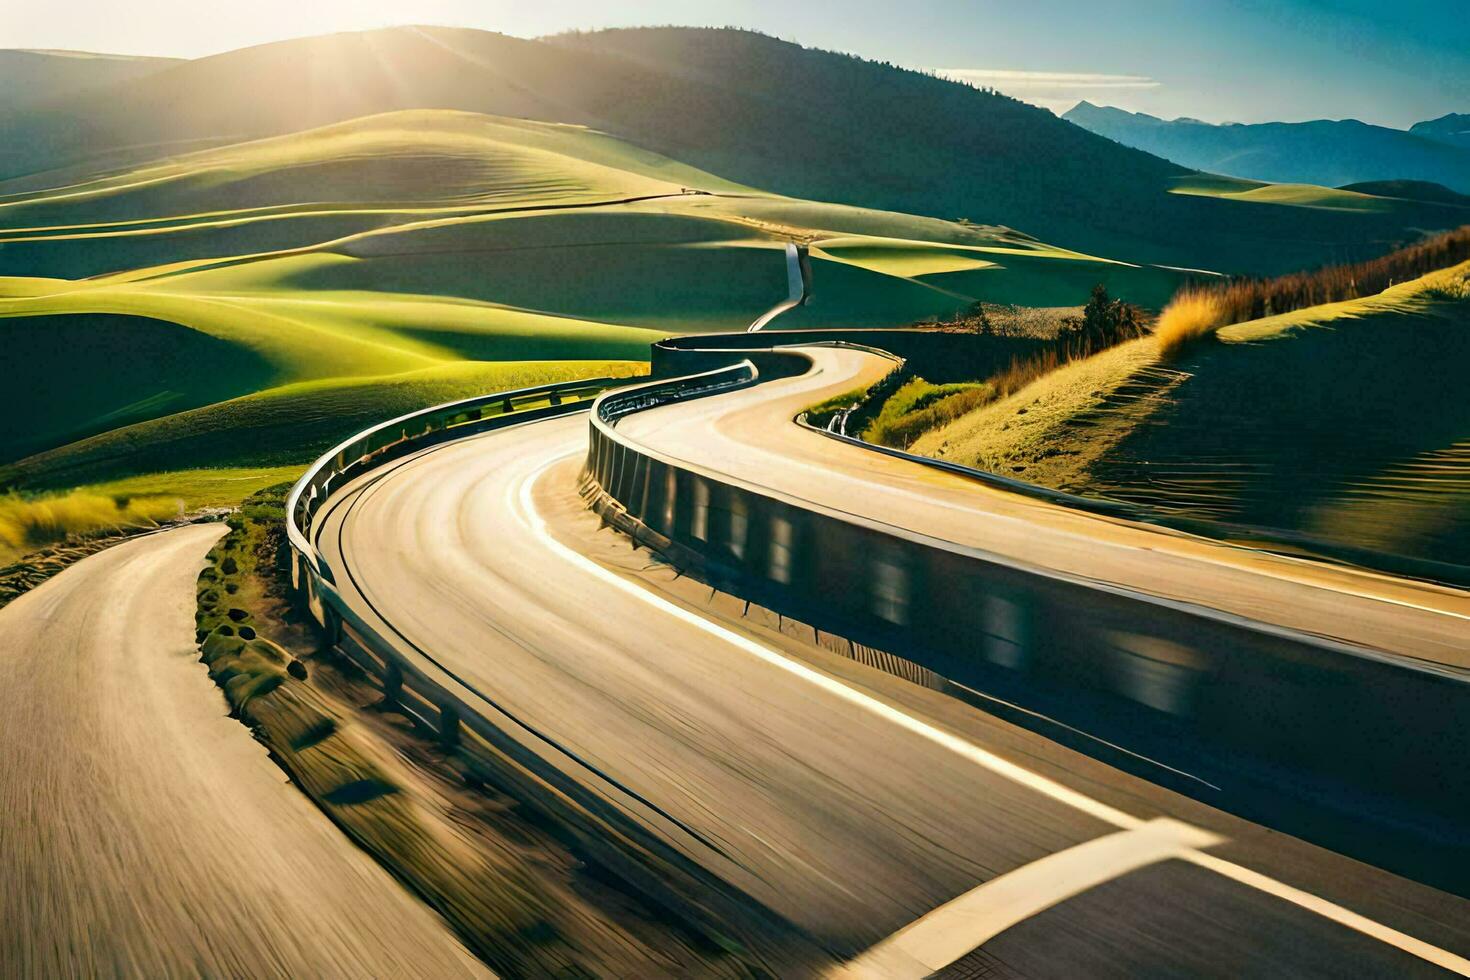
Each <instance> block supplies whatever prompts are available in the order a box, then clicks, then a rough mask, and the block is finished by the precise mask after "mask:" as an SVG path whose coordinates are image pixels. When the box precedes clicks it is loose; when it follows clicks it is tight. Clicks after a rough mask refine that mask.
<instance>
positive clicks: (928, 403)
mask: <svg viewBox="0 0 1470 980" xmlns="http://www.w3.org/2000/svg"><path fill="white" fill-rule="evenodd" d="M994 398H995V393H994V391H993V390H992V389H991V387H990V386H989V385H988V384H984V383H980V384H972V383H962V384H943V385H936V384H931V383H929V382H928V381H925V380H924V379H923V378H914V379H913V380H911V381H909V382H908V383H906V384H905V385H903V387H901V388H899V389H898V390H897V391H895V392H894V393H893V394H892V395H891V396H889V398H888V399H887V400H886V401H885V402H884V403H883V407H882V408H881V409H880V410H879V411H878V415H877V417H876V418H874V419H873V421H872V422H870V423H869V424H868V427H867V428H866V429H864V430H863V439H864V440H865V441H867V442H874V443H877V444H879V445H882V446H894V447H896V448H898V449H907V448H908V447H909V446H910V444H912V443H913V441H914V440H915V439H917V438H919V436H921V435H923V434H924V433H925V432H928V431H929V430H930V429H933V428H937V427H938V426H941V425H946V424H948V423H950V422H952V421H954V420H955V419H957V418H959V417H960V416H961V415H964V414H965V413H967V412H970V411H972V410H974V409H976V408H979V407H980V406H981V405H984V404H986V403H987V402H990V401H992V400H994Z"/></svg>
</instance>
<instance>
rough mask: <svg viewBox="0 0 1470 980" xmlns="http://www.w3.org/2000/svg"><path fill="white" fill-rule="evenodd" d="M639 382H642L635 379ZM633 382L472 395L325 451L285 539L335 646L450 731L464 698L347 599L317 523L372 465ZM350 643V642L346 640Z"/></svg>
mask: <svg viewBox="0 0 1470 980" xmlns="http://www.w3.org/2000/svg"><path fill="white" fill-rule="evenodd" d="M635 380H636V379H635ZM627 383H629V379H621V378H594V379H589V380H578V381H564V382H557V383H553V384H546V385H537V386H535V387H530V388H519V389H516V390H514V391H502V392H495V393H493V394H488V395H479V396H477V397H474V398H465V399H462V400H460V401H454V402H449V403H447V404H444V405H435V406H433V407H431V408H425V409H421V410H419V411H416V412H409V413H408V414H407V415H401V416H399V417H397V418H394V419H389V420H388V421H386V422H381V423H379V424H378V425H375V426H373V427H372V428H370V429H366V430H364V431H362V432H359V433H357V434H356V435H354V436H352V437H350V438H348V439H345V440H343V441H342V442H341V443H339V444H338V445H336V446H334V447H332V448H331V449H329V450H328V451H327V452H326V453H324V454H322V456H321V457H320V458H318V459H317V461H316V462H315V463H313V464H312V465H311V466H310V467H309V468H308V469H307V471H306V473H304V474H303V475H302V477H301V478H300V479H299V480H297V481H296V484H295V486H293V487H292V488H291V492H290V493H289V494H288V495H287V497H286V539H287V543H288V545H289V547H290V549H291V584H292V587H293V588H294V589H295V590H296V591H297V593H298V594H299V595H300V596H301V597H302V598H303V600H304V603H305V605H306V608H307V609H308V611H309V612H310V613H311V615H312V617H313V618H314V619H315V620H316V621H317V622H318V623H319V624H321V626H322V627H323V628H324V629H325V630H326V631H327V635H328V638H329V639H330V641H331V642H332V643H333V644H336V645H341V646H342V647H343V652H344V653H346V654H347V655H348V657H349V658H350V659H352V660H353V661H354V662H355V663H357V665H358V666H359V667H361V668H363V669H364V670H366V671H368V673H369V674H371V675H372V676H373V677H374V678H376V679H377V680H378V681H379V682H380V683H382V685H383V688H384V691H385V693H386V694H388V695H389V696H391V697H394V698H395V699H398V700H400V702H401V703H402V705H403V707H404V708H405V710H407V711H408V712H409V713H410V714H411V715H413V716H414V717H415V718H417V719H418V720H419V721H420V722H421V723H423V724H425V725H427V726H429V727H430V728H431V729H432V730H435V731H440V732H441V735H442V734H443V724H442V723H443V720H444V717H448V716H446V715H444V709H445V705H452V709H451V710H450V715H452V717H453V718H454V719H455V727H456V729H457V726H458V719H459V718H460V717H461V716H462V714H463V712H462V710H461V709H462V705H461V703H460V701H459V699H458V695H454V694H451V693H450V692H449V691H448V690H447V689H446V687H445V685H444V684H443V683H441V682H438V681H435V680H433V679H431V678H429V677H428V676H427V675H425V674H424V673H423V671H421V670H420V669H419V668H418V666H417V665H415V664H414V663H413V662H411V661H410V660H408V659H407V658H405V657H403V656H402V655H401V654H400V653H399V651H398V648H397V647H396V646H395V645H394V644H393V643H391V642H389V641H388V640H387V638H385V637H384V636H382V635H381V634H380V633H379V632H378V631H377V630H376V629H375V628H374V627H373V626H372V625H371V624H370V623H368V622H367V621H366V620H365V619H363V617H362V616H360V615H358V613H357V612H356V611H354V610H353V609H352V607H351V606H350V605H349V604H348V603H347V602H346V601H344V600H343V598H342V595H341V593H339V592H338V591H337V587H336V584H335V576H334V574H333V570H332V568H331V567H330V566H329V565H328V564H327V563H326V561H325V560H324V559H323V558H322V555H321V553H320V552H319V551H318V550H317V548H316V546H315V544H314V543H313V541H312V536H311V533H312V524H313V522H314V520H315V518H316V515H317V512H318V510H319V509H320V508H321V506H322V504H323V503H325V502H326V500H327V499H328V497H330V496H331V494H332V491H333V490H335V489H336V488H338V487H340V486H343V485H345V484H346V483H348V482H350V481H351V480H352V479H354V478H356V477H357V476H360V475H361V474H362V473H365V472H367V471H369V470H372V469H374V468H376V467H379V466H382V465H384V464H386V463H389V462H392V461H393V460H395V459H399V458H401V457H402V456H405V455H407V454H409V453H412V452H417V451H419V450H420V449H425V448H428V447H430V446H433V445H437V444H439V443H443V442H447V441H449V440H451V439H459V438H463V437H465V436H470V435H474V434H476V433H479V432H484V431H488V430H490V429H495V428H500V427H503V426H508V425H517V424H520V423H522V422H529V421H534V420H536V419H541V418H551V417H555V416H557V415H563V414H567V413H570V412H576V411H583V410H585V409H587V408H589V407H590V406H591V404H592V399H593V397H594V396H596V395H599V394H601V393H603V392H605V391H606V390H607V389H608V388H610V387H612V386H615V385H621V384H627ZM344 640H350V641H351V642H350V643H344V642H343V641H344Z"/></svg>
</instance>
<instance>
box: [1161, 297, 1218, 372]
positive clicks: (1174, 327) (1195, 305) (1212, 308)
mask: <svg viewBox="0 0 1470 980" xmlns="http://www.w3.org/2000/svg"><path fill="white" fill-rule="evenodd" d="M1225 317H1226V313H1225V309H1224V307H1223V306H1222V305H1221V303H1220V300H1219V298H1218V297H1217V296H1216V295H1215V294H1214V293H1213V292H1212V291H1210V290H1208V289H1198V288H1193V287H1186V288H1184V289H1182V290H1180V291H1179V292H1177V293H1175V294H1174V298H1173V299H1171V300H1169V305H1168V306H1166V307H1164V312H1162V313H1160V314H1159V322H1158V324H1157V325H1156V326H1155V327H1154V336H1156V337H1158V339H1159V353H1160V354H1162V355H1163V356H1164V357H1174V356H1175V355H1177V354H1178V353H1179V352H1180V351H1182V350H1184V348H1186V347H1188V346H1189V345H1191V344H1193V343H1194V342H1195V341H1197V340H1200V339H1202V338H1204V337H1209V336H1213V335H1214V333H1215V331H1216V330H1219V329H1220V328H1221V327H1223V326H1224V325H1225V323H1226V320H1225Z"/></svg>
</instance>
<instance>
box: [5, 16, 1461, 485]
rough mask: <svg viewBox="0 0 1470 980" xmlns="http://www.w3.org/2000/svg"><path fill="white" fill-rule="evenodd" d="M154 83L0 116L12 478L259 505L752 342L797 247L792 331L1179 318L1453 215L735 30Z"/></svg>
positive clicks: (371, 43)
mask: <svg viewBox="0 0 1470 980" xmlns="http://www.w3.org/2000/svg"><path fill="white" fill-rule="evenodd" d="M0 64H3V62H0ZM129 72H130V73H129ZM129 72H123V73H122V76H120V77H115V78H104V77H101V76H100V75H99V76H97V78H98V80H96V81H95V82H88V83H87V85H86V86H83V87H75V86H72V85H71V84H70V83H69V82H67V83H63V82H57V83H56V84H55V85H54V86H53V91H51V93H50V95H49V96H48V97H47V98H44V99H42V100H40V101H37V102H35V103H34V104H29V103H28V104H20V103H18V102H16V101H14V100H12V101H10V102H4V101H0V129H3V130H4V131H5V132H6V133H7V134H8V135H9V136H10V137H11V138H10V139H9V140H7V141H6V142H5V143H4V144H3V146H0V345H3V347H0V349H4V350H5V351H6V353H7V357H8V359H10V360H11V361H12V362H13V363H16V364H21V365H24V370H23V371H20V372H17V373H16V375H15V376H14V377H12V378H11V379H8V380H9V381H10V383H9V384H8V385H7V387H6V390H5V392H4V394H3V396H0V407H3V408H4V411H3V413H0V417H3V418H4V420H5V421H4V422H3V423H0V490H6V489H12V490H18V491H21V492H25V493H32V492H50V491H61V490H65V489H67V488H71V487H79V486H81V487H86V486H94V487H95V486H99V485H101V486H103V487H104V488H105V489H104V492H106V493H109V494H114V495H122V496H128V495H132V494H137V493H155V492H168V493H177V494H179V495H180V496H182V497H184V498H185V499H186V500H187V501H188V502H189V503H191V504H199V503H209V502H228V501H230V500H238V499H239V498H240V497H241V496H243V495H245V494H248V493H249V492H251V491H252V490H253V489H254V488H255V487H257V486H259V485H263V484H264V483H267V482H275V481H277V480H279V479H281V478H283V474H284V475H289V474H290V473H291V472H294V469H293V468H299V467H300V466H302V465H304V464H305V463H306V462H307V461H309V460H310V459H311V458H312V457H313V456H314V455H315V454H316V453H318V452H319V451H320V450H321V449H322V448H324V447H325V446H326V445H329V444H330V443H331V442H332V441H334V440H335V439H338V438H341V437H343V436H345V435H347V434H349V433H350V432H351V431H355V429H356V428H359V427H361V425H363V424H365V423H366V422H367V421H369V420H371V419H373V418H381V417H385V416H388V415H391V414H397V413H401V412H403V411H407V410H410V409H412V408H414V407H418V406H421V405H426V404H430V403H433V402H437V401H443V400H447V399H450V398H454V397H463V396H466V395H469V394H474V393H478V392H481V391H484V390H487V389H493V388H496V387H507V386H523V385H528V384H534V383H536V382H538V381H541V380H556V379H562V378H571V377H577V376H590V375H597V374H608V373H611V374H627V373H629V372H633V371H637V370H640V365H641V363H642V362H643V361H644V360H645V359H646V357H647V349H648V344H649V343H650V341H652V340H655V339H657V338H660V337H662V336H666V335H668V334H672V333H689V332H701V331H715V330H736V329H742V328H743V327H744V326H745V325H747V324H748V323H749V322H750V321H751V320H752V319H754V318H755V317H756V316H757V315H758V314H759V313H760V312H762V311H763V310H765V309H767V308H768V307H770V306H771V305H772V304H773V303H775V302H776V301H777V300H778V299H780V298H783V297H784V295H785V292H786V270H785V247H786V245H787V243H789V242H797V243H801V244H804V245H806V246H808V247H809V249H810V256H811V263H812V266H813V271H814V292H813V295H812V296H811V298H810V301H809V303H808V304H807V305H805V306H803V307H800V308H798V309H797V310H794V311H792V312H791V313H789V314H787V315H786V316H785V318H784V319H783V321H782V323H783V326H787V327H827V326H894V325H902V324H907V323H910V322H913V321H915V320H924V319H940V318H947V317H949V316H951V315H953V314H955V313H957V312H959V311H962V310H964V309H966V308H967V307H969V306H970V305H972V304H973V303H975V302H981V301H983V302H989V303H1002V304H1018V305H1022V306H1042V307H1065V306H1072V305H1075V304H1078V303H1080V302H1081V301H1082V300H1083V299H1084V298H1085V296H1086V294H1087V292H1088V290H1089V289H1090V288H1091V286H1092V285H1093V284H1094V283H1098V282H1103V283H1106V284H1107V286H1108V288H1109V290H1110V291H1111V292H1112V293H1113V295H1117V296H1121V297H1124V298H1127V299H1129V300H1132V301H1133V302H1136V303H1139V304H1142V305H1144V306H1148V307H1154V308H1157V307H1158V306H1160V305H1162V303H1163V302H1164V301H1165V299H1166V298H1167V297H1168V296H1169V295H1170V294H1171V293H1172V292H1173V291H1174V290H1175V288H1176V287H1177V286H1178V284H1179V283H1180V282H1181V281H1182V280H1183V279H1184V278H1186V277H1188V276H1190V275H1195V274H1197V273H1192V272H1189V271H1188V270H1190V269H1198V268H1207V269H1216V270H1223V271H1241V270H1247V271H1250V270H1260V269H1271V268H1278V267H1285V268H1292V267H1297V266H1304V265H1311V264H1315V263H1317V262H1319V261H1322V260H1323V259H1324V258H1343V257H1351V256H1352V255H1355V254H1359V253H1363V252H1377V251H1381V250H1382V249H1383V248H1384V246H1385V245H1386V244H1387V243H1389V242H1396V241H1399V240H1401V239H1403V238H1406V237H1412V236H1414V235H1417V234H1419V233H1420V232H1422V231H1424V230H1428V229H1434V228H1439V227H1446V226H1449V225H1452V224H1458V223H1462V221H1463V209H1461V208H1458V207H1455V206H1453V205H1452V204H1449V203H1445V202H1439V201H1431V200H1415V199H1410V198H1409V196H1407V195H1400V194H1393V193H1377V192H1370V193H1364V192H1361V191H1358V192H1351V191H1334V190H1330V189H1325V188H1320V187H1302V186H1280V185H1263V184H1259V183H1255V182H1242V181H1237V180H1231V179H1228V178H1218V177H1212V176H1209V175H1201V174H1198V173H1193V172H1191V171H1187V170H1184V169H1183V168H1180V167H1177V166H1175V165H1173V164H1170V163H1167V162H1165V161H1163V160H1160V159H1158V158H1155V157H1151V156H1149V155H1147V154H1144V153H1141V152H1138V151H1135V150H1129V149H1125V148H1121V147H1119V146H1117V145H1116V144H1114V143H1112V142H1110V141H1108V140H1105V139H1102V138H1100V137H1097V136H1094V135H1092V134H1089V133H1086V132H1084V131H1083V130H1081V129H1079V128H1077V127H1075V126H1071V125H1070V124H1067V123H1065V122H1062V121H1060V120H1057V119H1056V118H1055V117H1053V116H1051V115H1050V114H1048V113H1046V112H1043V111H1041V110H1038V109H1034V108H1032V107H1029V106H1026V105H1023V104H1022V103H1019V102H1017V101H1015V100H1012V99H1008V98H1005V97H1003V96H998V95H994V94H991V93H987V92H982V91H979V90H976V89H972V88H969V87H966V86H963V85H959V84H956V83H953V82H949V81H944V80H941V79H938V78H934V77H932V76H928V75H925V74H922V73H917V72H910V71H905V70H900V69H895V68H893V67H891V66H887V65H881V64H877V63H873V62H867V61H863V60H861V59H856V58H851V57H848V56H845V55H835V54H831V53H828V52H822V51H815V50H810V49H804V48H801V47H799V46H797V45H793V44H789V43H786V42H782V41H777V40H774V39H772V38H768V37H764V36H762V35H758V34H753V33H750V32H744V31H730V30H685V29H656V30H655V29H648V30H631V31H608V32H599V33H595V34H586V35H571V36H564V37H557V38H549V39H542V40H523V39H518V38H511V37H506V36H504V35H499V34H492V33H487V32H482V31H469V30H451V29H443V28H397V29H391V30H382V31H373V32H366V33H356V34H342V35H333V36H330V37H322V38H307V39H301V40H295V41H285V42H279V43H276V44H268V45H262V46H259V47H256V48H249V49H244V50H240V51H234V52H229V53H226V54H222V55H217V56H214V57H210V58H203V59H198V60H195V61H186V62H162V63H149V64H147V65H145V66H134V67H133V68H131V69H129ZM42 87H44V86H42ZM1418 196H1419V197H1423V196H1424V195H1422V194H1421V195H1418ZM962 218H963V219H964V220H961V219H962ZM1018 228H1019V229H1024V231H1018V230H1015V229H1018ZM1033 236H1036V237H1033Z"/></svg>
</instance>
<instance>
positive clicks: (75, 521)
mask: <svg viewBox="0 0 1470 980" xmlns="http://www.w3.org/2000/svg"><path fill="white" fill-rule="evenodd" d="M181 510H182V507H181V505H180V503H179V501H178V500H177V499H174V498H172V497H145V498H138V499H135V500H128V501H125V502H119V501H117V500H115V499H113V498H112V497H104V496H101V495H98V494H93V493H85V492H74V493H67V494H58V495H54V496H45V497H29V498H28V497H22V496H20V495H19V494H15V493H11V494H7V495H5V496H0V558H6V557H15V556H18V555H22V554H25V553H26V552H28V551H32V550H34V549H36V548H40V547H44V546H45V545H48V544H52V543H54V542H56V541H62V540H65V539H66V538H67V537H68V536H69V535H73V534H90V533H93V532H96V531H105V530H111V529H114V528H122V527H146V526H148V525H151V524H157V523H159V522H160V521H166V520H170V519H172V518H175V517H178V516H179V514H180V512H181Z"/></svg>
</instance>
